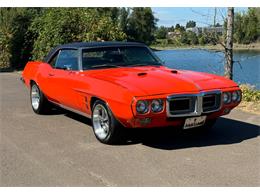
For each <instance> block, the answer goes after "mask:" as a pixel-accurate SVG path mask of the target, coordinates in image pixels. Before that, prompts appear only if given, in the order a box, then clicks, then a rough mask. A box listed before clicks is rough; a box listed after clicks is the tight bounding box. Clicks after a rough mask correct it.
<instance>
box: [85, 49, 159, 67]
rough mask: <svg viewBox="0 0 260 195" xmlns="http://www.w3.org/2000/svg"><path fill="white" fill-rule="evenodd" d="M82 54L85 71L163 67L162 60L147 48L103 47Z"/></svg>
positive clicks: (86, 50)
mask: <svg viewBox="0 0 260 195" xmlns="http://www.w3.org/2000/svg"><path fill="white" fill-rule="evenodd" d="M82 52H83V53H82V68H83V70H87V69H96V68H110V67H112V68H113V67H122V66H123V67H126V66H147V65H153V66H158V65H162V64H161V61H160V59H159V58H158V57H157V56H155V55H154V54H153V53H152V52H151V51H150V50H149V49H148V48H147V47H140V46H123V47H122V46H121V47H102V48H91V49H84V50H83V51H82Z"/></svg>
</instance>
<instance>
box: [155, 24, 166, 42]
mask: <svg viewBox="0 0 260 195" xmlns="http://www.w3.org/2000/svg"><path fill="white" fill-rule="evenodd" d="M167 32H168V29H167V28H166V27H164V26H160V27H159V28H158V29H157V30H156V31H155V37H156V38H157V39H165V38H166V35H167Z"/></svg>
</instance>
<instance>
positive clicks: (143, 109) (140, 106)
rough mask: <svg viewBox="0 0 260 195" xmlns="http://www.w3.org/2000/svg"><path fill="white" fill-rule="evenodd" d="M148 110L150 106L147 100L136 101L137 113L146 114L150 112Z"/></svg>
mask: <svg viewBox="0 0 260 195" xmlns="http://www.w3.org/2000/svg"><path fill="white" fill-rule="evenodd" d="M148 110H149V107H148V102H147V101H146V100H139V101H138V102H137V103H136V111H137V113H139V114H145V113H147V112H148Z"/></svg>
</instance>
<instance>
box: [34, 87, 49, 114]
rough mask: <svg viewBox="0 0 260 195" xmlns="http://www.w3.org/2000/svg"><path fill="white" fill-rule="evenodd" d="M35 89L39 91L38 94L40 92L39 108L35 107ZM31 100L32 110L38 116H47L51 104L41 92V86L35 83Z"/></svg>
mask: <svg viewBox="0 0 260 195" xmlns="http://www.w3.org/2000/svg"><path fill="white" fill-rule="evenodd" d="M34 89H37V90H38V92H39V105H38V106H37V107H36V106H34V105H33V100H32V91H33V90H34ZM30 100H31V106H32V109H33V111H34V112H35V113H36V114H47V113H48V112H49V110H50V103H49V101H48V100H47V99H46V97H45V96H44V94H43V93H42V91H41V90H40V88H39V86H38V85H37V84H36V83H35V82H33V83H32V84H31V90H30Z"/></svg>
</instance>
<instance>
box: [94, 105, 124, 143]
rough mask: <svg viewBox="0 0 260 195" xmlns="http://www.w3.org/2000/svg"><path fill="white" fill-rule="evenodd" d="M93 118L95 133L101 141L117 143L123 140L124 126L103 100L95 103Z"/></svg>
mask: <svg viewBox="0 0 260 195" xmlns="http://www.w3.org/2000/svg"><path fill="white" fill-rule="evenodd" d="M91 120H92V127H93V131H94V134H95V136H96V138H97V139H98V140H99V141H100V142H102V143H105V144H115V143H118V142H119V141H122V131H123V127H122V125H121V124H120V123H119V122H118V121H117V120H116V118H115V117H114V116H113V113H112V112H111V110H110V109H109V107H108V106H107V105H106V104H105V103H104V102H103V101H100V100H97V101H96V102H95V103H94V106H93V109H92V117H91Z"/></svg>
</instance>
